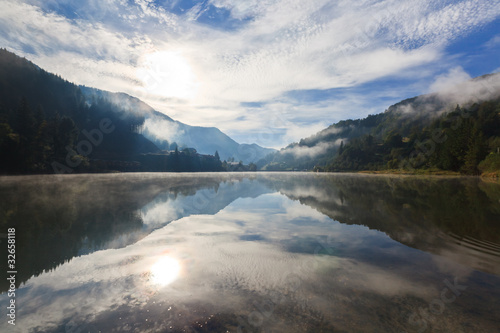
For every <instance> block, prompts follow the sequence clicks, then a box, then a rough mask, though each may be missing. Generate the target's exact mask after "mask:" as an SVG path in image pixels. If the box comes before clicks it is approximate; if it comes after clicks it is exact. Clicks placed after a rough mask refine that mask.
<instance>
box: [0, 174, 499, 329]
mask: <svg viewBox="0 0 500 333" xmlns="http://www.w3.org/2000/svg"><path fill="white" fill-rule="evenodd" d="M0 198H1V202H0V227H1V230H0V233H4V234H5V233H6V232H7V231H6V230H7V228H9V227H15V228H16V242H17V243H16V245H17V247H16V249H17V253H16V268H17V271H18V274H17V276H16V283H17V287H18V289H17V290H16V298H15V300H16V325H15V326H12V325H9V324H7V319H8V318H7V316H6V314H7V310H6V306H7V305H8V302H9V300H10V299H11V298H9V297H8V293H7V290H8V289H9V285H8V282H7V281H6V280H5V279H2V281H1V282H0V289H1V292H2V293H1V295H0V304H1V308H2V309H4V310H3V312H2V314H1V315H2V317H3V319H2V320H1V322H0V331H1V332H11V331H12V332H68V333H69V332H75V333H76V332H314V333H316V332H397V333H400V332H475V333H476V332H500V310H499V309H500V291H499V286H500V185H499V184H493V183H486V182H482V181H480V180H479V179H475V178H415V177H395V176H360V175H314V174H305V173H294V174H283V173H272V174H260V173H258V174H255V173H253V174H117V175H75V176H64V177H63V176H27V177H1V178H0ZM0 246H1V247H2V253H4V256H3V258H4V259H5V260H4V259H1V262H0V269H1V271H2V272H3V273H2V274H3V275H6V272H7V271H8V269H7V253H6V247H7V242H6V238H5V237H4V238H0Z"/></svg>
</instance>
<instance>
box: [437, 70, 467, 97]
mask: <svg viewBox="0 0 500 333" xmlns="http://www.w3.org/2000/svg"><path fill="white" fill-rule="evenodd" d="M470 79H471V77H470V75H469V74H468V73H467V72H465V71H464V69H463V68H462V67H455V68H452V69H450V70H449V71H448V72H447V73H444V74H442V75H439V76H438V77H437V78H436V80H435V81H434V83H432V84H431V86H430V88H429V90H430V91H431V92H440V91H448V90H452V89H453V88H455V87H456V86H457V85H458V84H459V83H462V82H464V81H468V80H470Z"/></svg>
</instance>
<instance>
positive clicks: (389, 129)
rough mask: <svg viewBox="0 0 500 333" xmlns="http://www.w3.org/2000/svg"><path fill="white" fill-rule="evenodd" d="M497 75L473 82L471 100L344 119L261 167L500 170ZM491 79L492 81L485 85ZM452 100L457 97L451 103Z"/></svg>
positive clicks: (424, 101) (434, 99)
mask: <svg viewBox="0 0 500 333" xmlns="http://www.w3.org/2000/svg"><path fill="white" fill-rule="evenodd" d="M498 78H500V75H499V74H496V75H488V76H485V77H481V78H477V79H475V80H472V81H471V82H472V84H476V83H477V82H480V84H481V86H480V88H481V87H482V88H483V90H485V91H480V92H479V94H480V95H479V97H478V95H476V98H475V100H470V101H466V102H465V99H464V98H465V97H463V96H460V95H459V91H457V92H456V93H455V94H451V93H449V92H447V94H446V98H445V96H444V94H439V93H436V94H430V95H425V96H419V97H415V98H411V99H408V100H405V101H402V102H400V103H398V104H395V105H393V106H391V107H390V108H388V109H387V110H386V111H385V112H383V113H380V114H377V115H370V116H368V117H366V118H364V119H357V120H345V121H341V122H338V123H336V124H333V125H331V126H330V127H328V128H327V129H325V130H323V131H321V132H319V133H317V134H316V135H314V136H311V137H309V138H306V139H302V140H301V141H300V142H298V143H293V144H291V145H289V146H288V147H286V148H285V149H282V150H281V151H280V152H278V153H276V154H272V155H269V156H267V157H266V159H264V160H261V161H260V162H259V167H261V168H262V169H264V170H297V169H298V170H303V169H307V170H316V171H363V170H372V171H376V170H405V171H412V172H414V171H416V170H427V171H429V170H435V171H439V170H446V171H453V172H460V173H463V174H470V175H476V174H480V173H482V172H484V173H492V172H493V173H494V172H496V171H498V170H500V154H499V151H500V97H499V96H500V90H498V87H497V85H496V83H497V82H498V81H500V80H498ZM490 82H494V84H491V85H488V84H489V83H490ZM454 101H457V102H455V103H454Z"/></svg>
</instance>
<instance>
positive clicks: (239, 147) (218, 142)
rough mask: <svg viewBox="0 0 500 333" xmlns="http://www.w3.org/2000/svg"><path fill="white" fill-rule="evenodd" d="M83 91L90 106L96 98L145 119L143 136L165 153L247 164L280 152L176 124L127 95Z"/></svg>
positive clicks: (211, 130) (210, 129)
mask: <svg viewBox="0 0 500 333" xmlns="http://www.w3.org/2000/svg"><path fill="white" fill-rule="evenodd" d="M80 88H81V90H82V92H83V94H84V96H85V98H86V100H87V101H89V102H90V101H91V100H92V99H95V98H99V97H100V98H104V99H105V100H107V101H109V102H110V103H112V104H114V105H115V106H117V107H118V108H119V109H121V110H123V112H124V113H135V114H138V115H140V116H141V117H144V124H143V126H142V128H141V129H140V133H141V134H142V135H144V137H146V138H147V139H149V140H150V141H151V142H153V143H154V144H155V145H156V146H157V147H159V148H160V149H162V150H174V149H175V147H179V148H180V149H183V148H187V147H190V148H195V149H196V150H197V152H198V153H201V154H214V153H215V152H216V151H217V152H218V153H219V156H220V158H221V159H222V160H230V159H231V160H235V161H242V162H243V163H245V164H248V163H254V162H257V161H258V160H260V159H262V158H264V157H265V156H267V155H268V154H270V153H273V152H275V151H276V150H274V149H269V148H263V147H261V146H259V145H257V144H239V143H238V142H236V141H234V140H233V139H231V138H230V137H229V136H227V135H226V134H224V133H223V132H222V131H220V130H219V129H218V128H216V127H201V126H190V125H187V124H184V123H182V122H180V121H176V120H174V119H172V118H170V117H169V116H167V115H165V114H163V113H161V112H158V111H156V110H154V109H153V108H152V107H151V106H149V105H147V104H146V103H144V102H142V101H141V100H140V99H138V98H135V97H132V96H130V95H127V94H124V93H112V92H108V91H103V90H99V89H95V88H88V87H84V86H81V87H80Z"/></svg>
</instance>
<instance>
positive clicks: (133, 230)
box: [0, 173, 500, 290]
mask: <svg viewBox="0 0 500 333" xmlns="http://www.w3.org/2000/svg"><path fill="white" fill-rule="evenodd" d="M0 180H1V183H0V184H1V186H0V198H1V199H2V200H1V201H0V227H1V228H2V230H6V229H7V228H9V227H16V242H17V243H16V250H17V257H18V258H19V260H18V261H17V264H18V265H17V266H18V267H17V269H18V272H19V273H18V279H17V281H18V283H22V282H24V281H26V280H27V279H29V278H30V277H31V276H32V275H38V274H40V273H41V272H43V271H46V270H50V269H53V268H55V267H57V266H58V265H60V264H61V263H64V262H66V261H69V260H70V259H71V258H73V257H75V256H78V255H82V254H87V253H91V252H94V251H96V250H99V249H107V248H119V247H123V246H126V245H128V244H132V243H134V242H136V241H138V240H139V239H141V238H144V237H145V236H146V235H148V234H149V233H151V232H152V231H153V230H155V229H158V228H161V227H163V226H165V225H167V224H168V223H170V222H171V221H175V220H178V219H180V218H183V217H187V216H192V215H197V214H211V215H212V214H216V213H218V212H219V211H220V210H222V209H224V208H225V207H226V206H227V205H229V204H230V203H231V202H233V201H234V200H236V199H238V198H244V197H247V198H255V197H257V196H259V195H261V194H264V193H270V192H275V191H279V192H280V193H282V194H283V195H285V196H287V197H289V198H290V199H293V200H299V201H300V202H301V203H302V204H305V205H308V206H311V207H313V208H315V209H316V210H318V211H319V212H321V213H323V214H325V215H327V216H328V217H330V218H332V219H334V220H337V221H339V222H341V223H343V224H359V225H365V226H367V227H369V228H371V229H377V230H380V231H382V232H385V233H386V234H388V235H389V236H390V237H391V238H392V239H394V240H396V241H398V242H400V243H402V244H405V245H407V246H410V247H413V248H416V249H420V250H423V251H426V252H430V253H435V254H439V255H441V256H444V257H446V258H449V259H452V260H454V261H456V262H459V263H462V264H464V265H467V266H469V267H473V268H476V269H478V270H482V271H484V272H489V273H494V274H497V275H500V256H499V252H500V245H499V244H500V225H499V224H498V221H500V201H499V200H500V186H499V185H498V184H488V183H482V182H481V181H479V180H478V179H474V178H460V179H443V178H439V179H438V178H415V177H391V176H383V177H382V176H359V175H355V176H352V175H314V174H281V173H273V174H196V175H189V174H182V175H173V174H170V175H162V174H118V175H91V176H88V175H77V176H67V177H66V176H65V177H61V178H59V177H57V176H32V177H31V176H27V177H7V178H1V179H0ZM301 223H302V222H301ZM304 223H307V221H306V222H304ZM263 232H265V230H263ZM296 238H297V241H298V242H300V238H301V235H297V237H296ZM0 243H1V244H4V241H3V240H2V239H0ZM307 244H308V243H307V241H303V242H302V243H301V244H298V245H297V246H296V249H298V251H305V252H308V253H314V250H315V249H314V248H304V246H305V247H307ZM311 244H313V245H311V246H316V245H315V243H314V242H313V243H311ZM2 247H3V246H2ZM3 251H6V247H4V250H3ZM5 257H6V254H5ZM5 265H6V262H3V261H2V263H1V264H0V269H4V271H7V269H6V267H5ZM6 283H7V281H4V282H2V283H1V284H0V289H1V290H6V286H7V285H6Z"/></svg>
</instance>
